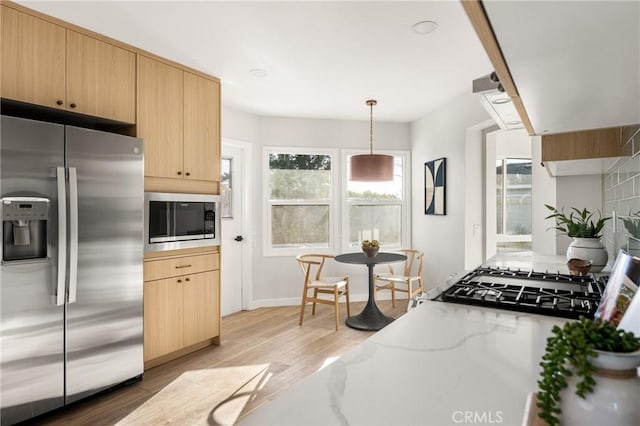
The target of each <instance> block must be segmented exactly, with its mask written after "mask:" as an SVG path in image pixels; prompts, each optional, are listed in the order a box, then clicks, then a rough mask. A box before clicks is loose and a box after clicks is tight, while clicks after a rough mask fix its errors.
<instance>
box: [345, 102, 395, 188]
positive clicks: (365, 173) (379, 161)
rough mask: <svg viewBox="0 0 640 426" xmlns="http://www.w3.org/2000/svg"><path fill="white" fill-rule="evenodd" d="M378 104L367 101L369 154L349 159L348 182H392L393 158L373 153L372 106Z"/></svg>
mask: <svg viewBox="0 0 640 426" xmlns="http://www.w3.org/2000/svg"><path fill="white" fill-rule="evenodd" d="M377 103H378V102H377V101H376V100H374V99H369V100H367V105H369V108H370V127H369V154H363V155H354V156H352V157H351V175H350V176H349V180H353V181H361V182H384V181H391V180H393V156H391V155H380V154H374V153H373V106H374V105H375V104H377Z"/></svg>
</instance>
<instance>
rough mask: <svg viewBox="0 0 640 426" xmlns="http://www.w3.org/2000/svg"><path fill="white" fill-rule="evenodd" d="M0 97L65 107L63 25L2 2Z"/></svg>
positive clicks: (53, 106) (0, 10)
mask: <svg viewBox="0 0 640 426" xmlns="http://www.w3.org/2000/svg"><path fill="white" fill-rule="evenodd" d="M0 12H1V13H2V35H1V37H2V38H1V40H2V97H3V98H7V99H14V100H17V101H22V102H28V103H31V104H38V105H44V106H47V107H52V108H59V109H65V32H66V30H65V29H64V28H63V27H60V26H58V25H55V24H52V23H50V22H47V21H45V20H42V19H38V18H35V17H33V16H31V15H27V14H26V13H21V12H18V11H17V10H15V9H11V8H9V7H7V6H2V8H1V9H0Z"/></svg>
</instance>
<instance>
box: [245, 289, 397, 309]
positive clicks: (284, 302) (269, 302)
mask: <svg viewBox="0 0 640 426" xmlns="http://www.w3.org/2000/svg"><path fill="white" fill-rule="evenodd" d="M403 296H404V297H403ZM400 299H405V300H407V297H406V295H405V294H400V295H398V294H396V300H400ZM367 300H369V295H368V294H367V293H359V294H350V295H349V301H351V302H366V301H367ZM377 300H391V293H389V292H386V291H385V292H384V293H380V296H379V297H378V299H377ZM300 302H301V300H300V297H288V298H281V299H260V300H254V301H252V302H251V303H250V304H249V310H250V311H251V310H254V309H258V308H273V307H278V306H295V305H298V306H299V305H300Z"/></svg>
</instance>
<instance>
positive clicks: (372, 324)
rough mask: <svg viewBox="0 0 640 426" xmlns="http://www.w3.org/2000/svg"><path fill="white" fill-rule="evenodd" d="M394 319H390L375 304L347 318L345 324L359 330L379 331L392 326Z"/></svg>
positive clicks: (368, 305)
mask: <svg viewBox="0 0 640 426" xmlns="http://www.w3.org/2000/svg"><path fill="white" fill-rule="evenodd" d="M393 320H394V318H391V317H388V316H386V315H385V314H383V313H382V312H380V310H379V309H378V307H377V306H376V305H375V304H372V303H367V306H365V308H364V309H363V310H362V312H360V313H359V314H358V315H355V316H352V317H349V318H347V320H346V321H345V323H346V324H347V325H348V326H349V327H351V328H355V329H358V330H368V331H378V330H381V329H383V328H384V327H386V326H387V325H389V324H391V322H392V321H393Z"/></svg>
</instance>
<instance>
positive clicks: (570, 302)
mask: <svg viewBox="0 0 640 426" xmlns="http://www.w3.org/2000/svg"><path fill="white" fill-rule="evenodd" d="M605 285H606V281H604V282H603V281H601V280H598V279H596V278H595V277H594V276H593V275H567V274H561V273H559V272H548V271H545V272H539V271H523V270H520V269H515V270H514V269H509V268H507V269H502V268H492V267H479V268H477V269H475V270H473V271H471V272H469V273H467V274H466V275H464V276H463V277H462V278H460V279H458V280H456V281H455V282H454V283H453V284H452V285H451V286H450V287H449V288H447V289H446V290H444V291H443V292H442V293H441V294H440V295H439V296H438V297H436V300H441V301H444V302H453V303H462V304H467V305H479V306H485V307H490V308H498V309H509V310H514V311H520V312H530V313H534V314H542V315H551V316H557V317H564V318H578V317H580V316H584V317H587V318H593V315H594V314H595V312H596V309H597V307H598V304H599V303H600V299H601V298H602V293H603V292H604V288H605Z"/></svg>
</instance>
